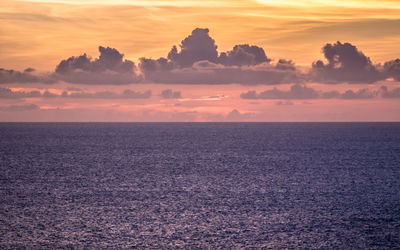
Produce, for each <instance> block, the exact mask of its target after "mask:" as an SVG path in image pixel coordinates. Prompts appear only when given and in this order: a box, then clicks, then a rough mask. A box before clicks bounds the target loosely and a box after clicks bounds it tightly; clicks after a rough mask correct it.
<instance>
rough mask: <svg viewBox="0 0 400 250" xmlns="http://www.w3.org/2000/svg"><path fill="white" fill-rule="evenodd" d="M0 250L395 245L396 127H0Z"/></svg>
mask: <svg viewBox="0 0 400 250" xmlns="http://www.w3.org/2000/svg"><path fill="white" fill-rule="evenodd" d="M0 248H1V249H15V248H18V249H21V248H22V249H23V248H26V249H49V248H51V249H75V248H78V249H82V248H86V249H87V248H88V249H104V248H112V249H121V248H138V249H149V248H150V249H238V248H240V249H242V248H245V249H246V248H247V249H259V248H270V249H282V248H285V249H287V248H288V249H299V248H307V249H399V248H400V123H0Z"/></svg>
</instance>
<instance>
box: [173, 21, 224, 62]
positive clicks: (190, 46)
mask: <svg viewBox="0 0 400 250" xmlns="http://www.w3.org/2000/svg"><path fill="white" fill-rule="evenodd" d="M208 32H209V30H208V29H200V28H196V29H194V30H193V31H192V34H191V35H189V36H188V37H186V38H185V39H184V40H183V41H182V42H181V44H180V45H179V47H180V51H178V49H177V47H176V46H173V47H172V49H171V51H170V52H169V53H168V59H169V60H171V62H173V63H174V64H176V65H178V66H179V67H190V66H192V65H193V63H195V62H198V61H202V60H207V61H210V62H216V61H217V59H218V52H217V45H215V41H214V39H212V38H211V37H210V36H209V34H208Z"/></svg>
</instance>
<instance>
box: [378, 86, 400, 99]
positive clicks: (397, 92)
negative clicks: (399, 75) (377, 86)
mask: <svg viewBox="0 0 400 250" xmlns="http://www.w3.org/2000/svg"><path fill="white" fill-rule="evenodd" d="M381 96H382V97H383V98H400V88H395V89H392V90H388V88H387V87H386V86H382V87H381Z"/></svg>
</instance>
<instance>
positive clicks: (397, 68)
mask: <svg viewBox="0 0 400 250" xmlns="http://www.w3.org/2000/svg"><path fill="white" fill-rule="evenodd" d="M383 68H384V70H385V73H386V74H387V76H388V77H393V79H395V80H396V81H400V59H399V58H397V59H396V60H392V61H388V62H385V64H384V65H383Z"/></svg>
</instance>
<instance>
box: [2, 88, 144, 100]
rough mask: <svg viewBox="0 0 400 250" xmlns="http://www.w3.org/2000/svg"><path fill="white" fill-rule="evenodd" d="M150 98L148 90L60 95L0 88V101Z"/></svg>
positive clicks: (65, 92)
mask: <svg viewBox="0 0 400 250" xmlns="http://www.w3.org/2000/svg"><path fill="white" fill-rule="evenodd" d="M151 96H152V93H151V91H150V90H147V91H145V92H139V91H133V90H130V89H126V90H124V91H123V92H122V93H115V92H111V91H99V92H93V93H91V92H85V91H79V92H70V93H69V92H68V91H64V92H62V93H61V94H56V93H52V92H49V91H47V90H46V91H45V92H43V93H41V92H40V91H37V90H34V91H13V90H11V89H9V88H0V99H23V98H38V97H43V98H76V99H78V98H80V99H148V98H150V97H151Z"/></svg>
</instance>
